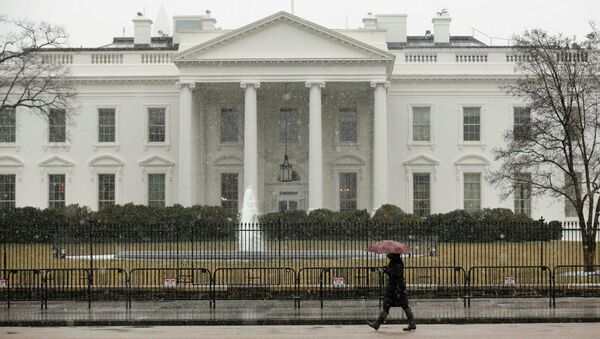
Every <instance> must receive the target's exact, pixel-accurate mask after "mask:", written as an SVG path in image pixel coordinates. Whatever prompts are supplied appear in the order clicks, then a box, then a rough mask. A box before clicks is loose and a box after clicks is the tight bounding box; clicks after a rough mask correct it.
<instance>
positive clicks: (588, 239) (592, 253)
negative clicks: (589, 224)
mask: <svg viewBox="0 0 600 339" xmlns="http://www.w3.org/2000/svg"><path fill="white" fill-rule="evenodd" d="M581 236H582V245H583V264H584V265H585V271H586V272H593V271H595V269H594V267H593V266H594V263H595V259H596V239H595V237H592V236H591V235H590V234H588V232H586V231H585V230H582V231H581Z"/></svg>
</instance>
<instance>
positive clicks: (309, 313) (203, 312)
mask: <svg viewBox="0 0 600 339" xmlns="http://www.w3.org/2000/svg"><path fill="white" fill-rule="evenodd" d="M411 307H412V309H413V311H414V313H415V316H416V317H417V319H418V322H419V323H421V324H443V323H448V324H461V323H506V322H519V323H534V322H600V298H560V299H557V307H556V308H549V307H548V300H547V299H473V300H472V302H471V307H470V308H465V307H463V303H462V300H461V299H455V300H411ZM378 312H379V303H378V301H376V300H345V301H325V302H324V308H322V309H321V308H320V303H319V302H318V301H303V302H302V304H301V307H300V308H299V309H298V308H296V309H295V308H294V303H293V301H290V300H284V301H272V300H269V301H217V304H216V308H215V309H210V308H209V304H208V301H145V302H139V301H138V302H135V301H134V302H133V303H132V308H131V309H126V308H125V303H124V302H93V303H92V307H91V309H88V304H87V302H52V301H50V302H49V303H48V309H46V310H41V309H40V304H39V303H34V302H13V303H11V307H10V308H7V306H6V304H0V326H90V325H96V326H111V325H148V326H158V325H252V324H257V325H258V324H260V325H264V324H268V325H302V324H314V325H318V324H320V325H324V324H334V325H335V324H338V325H339V324H346V325H348V324H364V323H365V322H366V321H367V320H369V319H374V318H375V317H376V316H377V314H378ZM403 317H404V315H403V313H402V309H400V308H392V310H391V312H390V316H389V318H388V319H389V323H391V324H398V323H403V322H404V321H403Z"/></svg>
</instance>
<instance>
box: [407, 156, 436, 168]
mask: <svg viewBox="0 0 600 339" xmlns="http://www.w3.org/2000/svg"><path fill="white" fill-rule="evenodd" d="M439 164H440V162H439V161H437V160H435V159H434V158H431V157H428V156H426V155H424V154H420V155H417V156H416V157H414V158H411V159H409V160H406V161H405V162H404V165H405V166H425V165H427V166H435V165H439Z"/></svg>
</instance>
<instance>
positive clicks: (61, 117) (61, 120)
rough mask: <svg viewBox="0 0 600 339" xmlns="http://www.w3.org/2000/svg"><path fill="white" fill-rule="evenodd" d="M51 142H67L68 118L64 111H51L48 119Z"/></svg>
mask: <svg viewBox="0 0 600 339" xmlns="http://www.w3.org/2000/svg"><path fill="white" fill-rule="evenodd" d="M48 126H49V134H48V136H49V139H48V141H49V142H66V134H67V133H66V132H67V126H66V116H65V110H63V109H51V110H50V116H49V117H48Z"/></svg>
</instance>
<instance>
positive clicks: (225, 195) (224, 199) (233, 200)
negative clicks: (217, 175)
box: [221, 173, 238, 212]
mask: <svg viewBox="0 0 600 339" xmlns="http://www.w3.org/2000/svg"><path fill="white" fill-rule="evenodd" d="M221 207H223V208H224V209H226V210H230V211H233V212H237V211H238V174H237V173H221Z"/></svg>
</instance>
